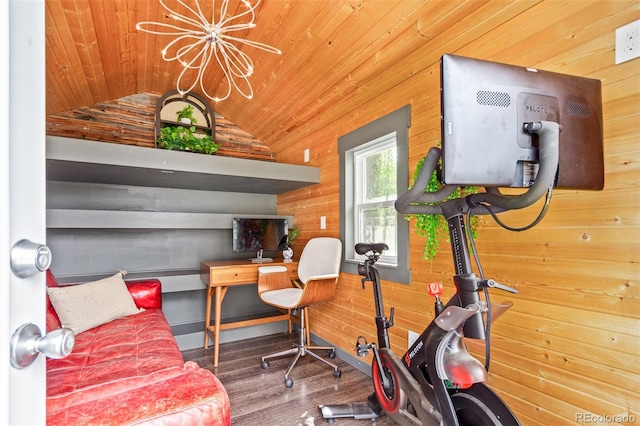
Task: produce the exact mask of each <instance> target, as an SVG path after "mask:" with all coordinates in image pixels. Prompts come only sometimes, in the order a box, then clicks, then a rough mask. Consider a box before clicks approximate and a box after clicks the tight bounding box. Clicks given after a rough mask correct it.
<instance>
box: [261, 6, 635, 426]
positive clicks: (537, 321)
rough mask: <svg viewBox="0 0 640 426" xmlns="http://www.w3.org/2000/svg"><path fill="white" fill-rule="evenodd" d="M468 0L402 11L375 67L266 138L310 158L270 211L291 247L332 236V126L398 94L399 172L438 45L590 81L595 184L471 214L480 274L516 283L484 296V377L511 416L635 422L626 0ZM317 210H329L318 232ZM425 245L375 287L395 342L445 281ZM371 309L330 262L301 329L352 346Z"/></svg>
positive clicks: (336, 132) (423, 115)
mask: <svg viewBox="0 0 640 426" xmlns="http://www.w3.org/2000/svg"><path fill="white" fill-rule="evenodd" d="M404 3H407V4H409V3H411V2H404ZM404 3H403V2H400V3H399V7H404V6H403V4H404ZM432 3H438V2H428V3H427V4H425V5H424V6H423V13H433V9H432V8H431V7H432V6H433V4H432ZM470 3H471V4H473V5H475V6H479V4H480V3H483V4H482V7H470V8H467V9H466V10H467V12H466V13H467V14H466V15H460V16H458V15H456V14H449V15H446V16H443V17H442V19H441V21H440V23H441V25H440V26H439V27H438V28H432V29H430V28H421V20H420V18H419V16H420V13H413V14H412V15H411V16H412V19H414V20H415V22H414V25H413V31H405V32H403V33H401V34H395V33H393V32H392V31H390V33H389V40H388V42H387V44H386V45H384V46H381V52H380V56H379V57H376V58H371V62H370V66H371V68H372V69H373V72H368V73H366V74H363V76H362V79H361V80H358V82H357V88H356V89H354V90H350V95H349V96H344V97H342V98H340V99H339V100H337V101H336V102H335V103H334V104H333V106H332V108H328V109H325V110H323V112H322V113H321V114H320V115H318V116H315V117H310V118H309V120H308V121H307V122H306V123H305V124H304V125H301V126H299V127H296V128H292V129H289V131H288V132H287V133H286V134H283V135H281V137H280V138H279V139H278V141H277V142H276V143H274V144H273V145H272V148H274V150H275V151H276V152H277V153H278V158H279V161H282V162H288V163H296V164H301V163H302V160H303V151H304V150H305V149H309V150H310V154H311V155H310V157H311V158H310V162H309V163H308V164H309V165H313V166H318V167H320V168H321V176H322V177H321V179H322V181H321V183H320V184H318V185H315V186H313V187H310V188H304V189H301V190H298V191H295V192H291V193H287V194H284V195H280V196H279V197H278V213H280V214H292V215H295V221H296V224H297V225H298V226H299V228H300V231H301V234H300V238H299V239H298V240H297V241H296V244H295V247H294V249H295V251H296V252H297V253H300V251H301V250H302V247H303V246H304V243H305V242H306V241H307V240H308V239H309V238H311V237H316V236H338V235H339V186H340V182H339V172H338V167H339V158H338V150H337V139H338V137H339V136H341V135H343V134H346V133H348V132H350V131H352V130H354V129H356V128H358V127H360V126H362V125H365V124H367V123H369V122H371V121H373V120H375V119H376V118H379V117H380V116H382V115H384V114H386V113H388V112H390V111H393V110H395V109H397V108H399V107H401V106H402V105H405V104H407V103H410V104H411V114H412V127H411V129H410V149H409V155H410V158H409V164H410V169H411V170H412V169H413V167H414V166H415V164H416V162H417V161H418V159H419V158H420V157H422V156H423V155H424V154H425V153H426V152H427V149H428V148H429V147H430V146H434V145H436V144H437V143H438V141H439V132H440V130H439V119H440V113H439V65H438V59H439V57H440V55H441V54H443V53H453V54H459V55H464V56H471V57H476V58H480V59H487V60H493V61H497V62H505V63H511V64H516V65H522V66H533V67H538V68H541V69H546V70H550V71H556V72H561V73H567V74H576V75H581V76H587V77H592V78H597V79H600V80H602V84H603V103H604V105H603V108H604V136H605V156H606V158H605V161H606V165H605V167H606V181H605V190H604V191H602V192H587V191H568V190H556V191H555V194H554V197H553V199H552V202H551V208H550V210H549V212H548V214H547V216H546V218H545V219H544V220H543V221H542V223H541V224H539V225H538V226H536V227H535V228H533V229H532V230H529V231H526V232H522V233H511V232H508V231H506V230H503V229H502V228H500V227H499V226H497V225H496V224H495V223H494V222H493V221H492V220H491V219H490V218H483V219H482V224H481V226H480V229H479V231H478V238H477V246H478V250H479V252H480V256H481V260H482V262H483V267H484V270H485V273H486V274H487V276H489V277H492V278H494V279H496V280H498V281H501V282H504V283H506V284H508V285H511V286H515V287H517V288H518V290H520V293H519V294H517V295H511V296H505V295H503V294H500V293H498V292H493V299H494V300H495V301H502V300H507V299H508V300H511V301H513V302H514V307H513V308H512V309H511V310H510V311H509V312H508V313H507V314H505V316H504V317H502V319H501V320H500V321H498V322H497V323H496V324H495V326H494V328H493V334H492V336H493V341H492V367H491V382H490V384H491V385H492V386H493V387H494V388H495V389H497V391H498V392H499V394H500V395H501V396H502V397H503V398H504V399H505V400H506V401H507V403H508V404H509V405H510V406H511V407H512V408H513V409H514V410H515V412H516V413H517V415H518V416H519V418H520V419H521V421H522V423H523V424H525V425H551V424H558V425H559V424H579V423H581V422H582V423H584V422H585V421H584V419H585V417H581V416H584V415H585V414H590V415H596V416H619V417H609V418H606V419H605V420H610V421H609V422H608V423H611V424H633V423H634V422H633V421H632V420H634V419H635V422H640V398H638V390H639V389H640V356H639V353H640V321H639V320H640V300H639V299H640V283H639V278H640V198H639V192H638V191H639V189H640V124H639V123H640V59H636V60H633V61H630V62H626V63H623V64H620V65H614V31H615V28H617V27H619V26H621V25H624V24H627V23H629V22H631V21H633V20H635V19H638V18H640V6H639V3H638V2H636V1H627V0H615V1H587V0H573V1H517V2H502V1H498V2H494V1H488V2H470ZM406 7H407V8H409V6H406ZM457 10H458V11H461V10H462V11H464V10H465V9H464V8H461V9H457ZM418 12H420V11H418ZM391 26H392V23H390V27H391ZM372 42H373V41H372ZM407 46H412V48H411V49H412V50H410V51H407V55H406V58H405V60H403V61H396V62H394V63H385V62H384V55H383V52H384V51H391V50H393V49H406V48H407ZM326 66H327V67H332V66H334V64H332V63H329V62H328V63H327V64H326ZM369 71H371V70H369ZM353 77H354V78H356V77H360V76H353ZM390 81H391V82H392V83H390ZM351 84H355V83H354V81H345V82H344V85H345V86H349V85H351ZM336 90H337V91H339V90H340V88H336ZM537 212H538V209H537V208H536V207H532V208H529V209H526V210H525V211H520V212H511V213H508V214H505V215H503V218H504V220H505V221H507V222H508V223H511V224H526V223H529V222H530V221H531V220H532V219H533V218H534V217H535V215H536V214H537ZM320 216H326V218H327V229H326V230H320V226H319V224H320ZM423 244H424V239H423V238H422V237H419V236H417V235H416V234H415V232H414V231H413V229H412V231H411V235H410V249H411V253H410V265H411V270H412V276H413V280H412V283H411V285H403V284H398V283H393V282H384V283H383V293H384V297H385V304H386V308H387V312H388V309H389V307H391V306H394V307H395V309H396V314H395V319H396V325H395V326H394V327H393V328H392V329H391V340H392V344H393V349H394V351H395V352H396V353H397V354H402V353H403V352H404V351H405V350H406V347H407V330H414V331H420V330H422V328H424V325H425V324H426V323H427V322H428V321H430V320H431V318H432V310H433V309H432V300H431V299H430V297H429V296H428V295H427V292H426V284H427V283H428V282H432V281H442V282H443V283H445V287H446V288H447V291H449V292H450V291H451V287H452V284H451V275H452V271H453V266H452V264H451V255H450V250H449V249H448V248H447V247H446V243H445V245H444V246H443V249H442V252H441V253H440V254H439V255H438V256H437V258H436V259H435V260H433V261H425V260H422V259H421V251H422V250H421V246H422V245H423ZM373 315H374V307H373V300H372V292H371V288H370V287H367V289H366V290H362V289H361V285H360V279H359V277H357V276H354V275H349V274H344V273H343V274H342V275H341V277H340V282H339V285H338V295H337V297H336V298H335V300H334V301H332V302H329V303H325V304H323V305H320V306H314V307H312V309H311V318H312V321H311V322H312V324H311V329H312V332H313V333H316V334H317V335H319V336H321V337H322V338H324V339H326V340H328V341H330V342H332V343H335V344H337V345H338V346H339V347H341V348H342V349H344V350H347V351H353V347H354V343H355V341H356V338H357V336H359V335H365V336H366V337H367V339H369V340H374V339H375V328H374V321H373ZM478 353H480V354H481V353H482V352H481V351H479V352H478ZM581 419H582V421H581ZM625 419H626V421H625Z"/></svg>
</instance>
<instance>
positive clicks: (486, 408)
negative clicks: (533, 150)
mask: <svg viewBox="0 0 640 426" xmlns="http://www.w3.org/2000/svg"><path fill="white" fill-rule="evenodd" d="M525 130H526V131H527V132H530V133H536V134H537V135H538V137H539V141H540V149H539V164H540V167H539V170H538V173H537V176H536V179H535V181H534V183H533V184H532V185H531V186H530V187H529V188H528V190H527V191H526V192H525V193H523V194H521V195H503V194H501V193H500V192H499V191H498V190H497V189H493V188H487V192H485V193H479V194H471V195H468V196H466V197H464V198H456V199H453V200H448V201H442V200H444V199H446V198H447V197H448V196H449V195H450V194H451V193H453V191H454V190H455V189H456V188H455V187H450V186H444V187H442V188H441V189H440V190H438V191H437V192H434V193H425V192H424V191H425V188H426V186H427V183H428V182H429V179H430V177H431V175H432V173H433V171H434V170H436V167H437V164H438V160H439V158H440V156H441V151H440V149H439V148H431V149H430V150H429V152H428V154H427V156H426V158H425V161H424V164H423V167H422V170H421V172H420V174H419V175H418V177H417V179H416V182H415V184H414V186H413V187H412V188H411V189H410V190H409V191H408V192H407V193H405V194H403V195H402V196H400V197H399V198H398V199H397V201H396V203H395V206H396V210H398V211H399V212H401V213H409V214H411V213H418V214H443V215H444V217H445V219H446V220H447V224H448V229H449V237H450V242H451V249H452V253H453V260H454V266H455V275H454V278H453V283H454V285H455V290H456V291H455V294H454V295H453V297H451V299H450V300H449V301H448V302H447V303H446V304H445V303H443V302H442V301H441V300H440V295H441V294H442V288H441V285H430V286H429V293H430V294H431V295H432V296H434V297H435V299H436V302H435V318H434V319H433V321H432V322H431V323H430V324H429V325H428V326H427V327H426V329H425V330H424V331H423V332H422V334H421V335H420V337H419V338H418V339H417V340H416V341H415V342H414V343H413V344H412V345H411V347H410V348H409V349H408V350H407V352H406V353H405V354H404V355H403V356H402V357H401V358H399V357H398V356H397V355H396V354H395V353H394V352H393V351H392V350H391V348H390V341H389V333H388V329H389V328H390V327H392V326H393V317H394V309H393V308H391V311H390V316H389V318H387V317H386V316H385V313H384V304H383V300H382V291H381V286H380V275H379V272H378V269H377V268H376V266H375V263H376V262H377V261H378V259H379V257H380V255H381V254H382V252H383V251H384V250H387V249H388V247H387V245H386V244H384V243H373V244H370V243H359V244H356V246H355V251H356V253H358V254H359V255H364V256H365V257H366V260H364V261H363V262H362V263H361V264H360V265H358V273H359V274H360V275H361V276H362V277H363V278H362V285H363V288H364V286H365V283H366V282H371V283H372V285H373V294H374V299H375V308H376V317H375V322H376V329H377V339H378V342H377V344H376V343H369V342H367V341H366V339H365V338H364V337H362V336H360V337H358V339H357V341H356V352H357V353H358V355H362V356H365V355H367V354H368V353H369V351H373V362H372V372H371V374H372V378H373V386H374V391H375V392H374V393H373V394H372V395H371V396H370V397H369V398H368V401H366V402H360V403H352V404H342V405H321V406H319V409H320V411H321V414H322V416H323V417H324V418H325V419H327V421H328V422H330V423H331V422H333V421H335V419H338V418H344V417H354V418H356V419H370V420H373V419H375V418H376V417H378V416H380V415H382V414H383V413H386V414H387V415H388V416H389V417H391V418H392V419H393V420H394V421H395V422H396V423H397V424H400V425H444V426H455V425H473V426H477V425H504V426H511V425H519V424H520V423H519V421H518V420H517V418H516V417H515V415H514V414H513V413H512V412H511V410H510V409H509V408H508V407H507V405H506V404H505V403H504V402H503V401H502V399H501V398H500V397H499V396H498V395H496V394H495V393H494V392H493V391H492V390H491V389H490V388H489V387H488V386H487V385H486V384H485V382H486V381H487V379H488V373H487V370H488V367H489V359H490V327H491V322H492V321H493V320H495V319H497V317H498V316H500V315H501V314H502V313H503V312H504V311H506V309H508V308H509V307H510V304H503V305H492V304H491V303H490V299H489V291H488V290H489V289H499V290H503V291H507V292H510V293H517V292H518V291H517V290H516V289H513V288H510V287H508V286H505V285H502V284H499V283H497V282H495V281H494V280H492V279H485V278H484V273H483V272H482V267H481V266H480V262H479V259H478V257H477V253H476V250H475V246H474V244H473V239H472V238H469V239H468V238H467V235H466V233H465V225H464V224H465V218H466V220H467V221H468V220H469V218H470V217H471V215H474V214H492V215H494V217H495V213H498V212H502V211H506V210H512V209H519V208H524V207H527V206H529V205H531V204H533V203H534V202H536V201H537V200H539V199H540V198H541V197H542V196H544V195H545V193H546V194H547V197H546V203H545V206H544V208H543V209H542V211H541V213H540V215H539V216H538V218H537V219H536V220H535V221H534V223H533V224H535V223H537V222H538V221H539V220H540V219H541V218H542V216H544V213H545V212H546V207H547V206H548V203H549V199H550V194H551V188H552V187H553V183H554V180H555V176H556V171H557V165H558V134H559V126H558V124H557V123H553V122H546V121H545V122H538V123H526V124H525ZM533 224H532V225H531V226H533ZM468 242H470V243H471V246H472V248H473V253H474V256H475V260H476V264H477V266H478V269H479V273H480V276H477V275H476V274H475V273H474V272H473V271H472V268H471V259H470V254H469V249H468V244H467V243H468ZM480 292H483V293H484V296H485V297H484V301H483V300H481V298H480V295H479V293H480ZM464 337H467V338H472V339H481V340H485V342H486V346H485V347H486V358H485V364H484V365H483V364H482V363H481V362H480V361H479V360H477V359H476V358H474V357H473V356H472V355H471V354H470V353H469V352H468V351H467V348H466V345H465V343H464V340H463V338H464Z"/></svg>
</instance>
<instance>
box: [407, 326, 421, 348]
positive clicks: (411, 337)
mask: <svg viewBox="0 0 640 426" xmlns="http://www.w3.org/2000/svg"><path fill="white" fill-rule="evenodd" d="M418 337H420V335H419V334H418V333H416V332H413V331H411V330H408V331H407V340H408V341H409V343H408V344H407V349H409V348H410V347H411V346H412V345H413V344H414V342H415V341H416V340H418Z"/></svg>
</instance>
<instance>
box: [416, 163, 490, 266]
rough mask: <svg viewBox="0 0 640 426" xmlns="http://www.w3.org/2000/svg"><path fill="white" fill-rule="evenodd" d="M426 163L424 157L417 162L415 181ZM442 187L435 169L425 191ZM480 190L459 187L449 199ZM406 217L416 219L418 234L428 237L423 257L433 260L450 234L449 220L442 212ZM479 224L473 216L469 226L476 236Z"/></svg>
mask: <svg viewBox="0 0 640 426" xmlns="http://www.w3.org/2000/svg"><path fill="white" fill-rule="evenodd" d="M423 163H424V157H423V158H421V159H420V161H418V164H416V169H415V171H414V172H413V181H414V182H415V181H416V178H417V177H418V174H419V173H420V170H421V169H422V165H423ZM440 187H441V184H440V181H439V180H438V175H437V171H436V170H434V171H433V174H432V175H431V179H430V180H429V184H428V185H427V188H426V189H425V192H435V191H437V190H438V189H439V188H440ZM477 192H478V188H476V187H466V188H464V190H462V189H460V188H457V189H456V190H455V191H454V192H453V193H452V194H451V195H449V197H447V200H451V199H454V198H459V197H460V196H461V195H463V194H475V193H477ZM405 219H406V220H408V221H411V220H415V224H414V226H415V228H416V232H417V234H418V235H420V236H422V237H426V238H427V240H426V241H425V243H424V248H423V251H422V258H423V259H425V260H432V259H434V258H435V257H436V254H438V250H439V249H440V242H441V240H442V236H443V235H447V241H448V238H449V237H448V235H449V230H448V228H447V221H446V220H445V219H444V216H443V215H441V214H438V215H431V214H409V215H406V216H405ZM477 225H478V218H477V217H475V216H474V217H472V218H471V223H469V224H468V225H467V226H469V227H470V229H471V233H472V235H473V236H474V238H475V236H476V227H477Z"/></svg>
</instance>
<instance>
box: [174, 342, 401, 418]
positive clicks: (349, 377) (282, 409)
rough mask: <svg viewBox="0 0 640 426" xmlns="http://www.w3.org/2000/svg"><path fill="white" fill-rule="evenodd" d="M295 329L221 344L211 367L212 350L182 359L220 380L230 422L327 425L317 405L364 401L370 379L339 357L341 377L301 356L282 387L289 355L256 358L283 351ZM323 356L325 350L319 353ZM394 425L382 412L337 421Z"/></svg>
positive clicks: (370, 389) (370, 386)
mask: <svg viewBox="0 0 640 426" xmlns="http://www.w3.org/2000/svg"><path fill="white" fill-rule="evenodd" d="M296 338H297V334H296V333H295V332H294V333H293V335H288V334H274V335H270V336H263V337H257V338H253V339H247V340H241V341H237V342H231V343H224V344H221V345H220V362H219V365H218V367H217V368H213V349H212V348H211V347H210V348H209V349H208V350H204V349H191V350H188V351H184V352H183V353H182V355H183V357H184V359H185V361H195V362H197V363H198V364H199V365H200V366H201V367H203V368H207V369H209V370H211V371H212V372H213V373H214V374H215V375H216V376H217V377H218V379H219V380H220V381H221V382H222V384H223V385H224V387H225V388H226V390H227V393H228V394H229V399H230V401H231V422H232V424H233V425H237V426H245V425H259V426H280V425H282V426H290V425H304V426H308V425H325V424H327V422H326V420H325V419H324V418H323V417H322V415H321V414H320V411H319V409H318V405H331V404H346V403H350V402H362V401H366V398H367V396H369V395H370V394H371V393H372V392H373V384H372V382H371V378H370V377H368V376H367V375H366V374H363V373H362V372H360V371H358V370H357V369H355V368H354V367H352V366H350V365H349V364H347V363H346V362H345V361H343V360H341V359H340V358H336V359H334V360H332V362H334V363H336V364H337V365H338V367H339V368H340V370H341V371H342V376H341V377H340V378H339V379H336V378H334V377H333V370H332V369H331V367H329V366H327V365H326V364H324V363H322V362H320V361H318V360H316V359H314V358H312V357H311V356H308V355H307V356H305V357H301V358H300V360H299V361H298V364H296V367H295V368H294V369H293V371H292V372H291V377H292V378H293V381H294V384H293V387H292V388H290V389H288V388H286V387H285V386H284V373H285V372H286V371H287V369H288V368H289V366H290V365H291V362H292V361H293V357H283V358H277V359H272V360H270V361H269V364H270V366H269V368H268V369H266V370H263V369H262V368H260V357H261V356H262V355H266V354H270V353H273V352H278V351H281V350H285V349H287V348H289V347H290V345H291V343H292V342H294V341H297V340H295V339H296ZM320 355H321V356H323V357H324V356H326V353H320ZM393 424H395V423H394V422H393V421H392V420H391V419H389V418H388V417H386V416H382V417H379V418H378V419H376V420H375V421H370V420H354V419H338V420H336V422H335V425H336V426H348V425H353V426H357V425H360V426H367V425H377V426H387V425H393Z"/></svg>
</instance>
